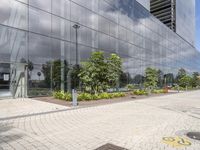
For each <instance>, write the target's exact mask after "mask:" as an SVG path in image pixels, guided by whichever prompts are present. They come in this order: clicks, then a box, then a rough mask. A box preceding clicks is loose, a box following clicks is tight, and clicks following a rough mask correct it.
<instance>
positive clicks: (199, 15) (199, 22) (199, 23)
mask: <svg viewBox="0 0 200 150" xmlns="http://www.w3.org/2000/svg"><path fill="white" fill-rule="evenodd" d="M196 47H197V49H198V50H199V51H200V0H196Z"/></svg>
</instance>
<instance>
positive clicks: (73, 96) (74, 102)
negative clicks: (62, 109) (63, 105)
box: [72, 89, 78, 107]
mask: <svg viewBox="0 0 200 150" xmlns="http://www.w3.org/2000/svg"><path fill="white" fill-rule="evenodd" d="M72 105H73V106H74V107H75V106H78V101H77V91H76V90H75V89H73V90H72Z"/></svg>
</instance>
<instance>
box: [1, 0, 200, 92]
mask: <svg viewBox="0 0 200 150" xmlns="http://www.w3.org/2000/svg"><path fill="white" fill-rule="evenodd" d="M77 23H78V24H79V25H80V29H78V60H79V63H82V62H84V61H87V59H88V58H89V57H90V55H91V52H93V51H99V50H100V51H104V52H105V55H106V56H107V55H109V54H110V53H117V54H118V55H119V56H120V57H121V58H122V59H123V70H124V80H123V81H124V82H127V83H128V82H129V83H135V84H140V83H142V81H143V78H144V71H145V69H146V68H147V67H154V68H157V69H160V70H161V71H162V73H163V74H171V75H172V76H176V74H177V72H178V70H179V69H180V68H184V69H185V70H187V71H188V72H189V73H192V72H194V71H200V54H199V53H198V52H197V51H196V50H195V48H194V47H192V46H191V45H190V44H189V43H188V42H186V41H185V40H183V39H182V38H181V37H180V36H178V35H177V34H175V33H174V32H172V31H171V30H170V29H168V28H167V27H166V26H165V25H163V24H162V23H161V22H160V21H159V20H157V19H156V18H155V17H153V16H152V15H151V14H150V13H149V12H148V11H147V10H146V9H145V8H144V7H142V6H141V5H140V4H139V3H138V2H136V1H135V0H0V62H12V63H20V62H25V63H27V65H28V95H29V96H35V95H46V94H49V93H51V91H52V90H67V88H68V86H69V85H70V79H69V70H70V68H71V67H72V66H73V65H74V64H75V63H76V34H75V33H76V32H75V29H74V28H73V25H74V24H77Z"/></svg>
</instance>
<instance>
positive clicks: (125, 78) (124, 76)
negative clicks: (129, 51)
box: [119, 71, 131, 87]
mask: <svg viewBox="0 0 200 150" xmlns="http://www.w3.org/2000/svg"><path fill="white" fill-rule="evenodd" d="M130 81H131V76H130V74H129V73H125V72H123V71H122V72H121V73H120V79H119V82H120V87H125V86H126V85H127V84H129V83H130Z"/></svg>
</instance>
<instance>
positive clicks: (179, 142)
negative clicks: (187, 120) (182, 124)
mask: <svg viewBox="0 0 200 150" xmlns="http://www.w3.org/2000/svg"><path fill="white" fill-rule="evenodd" d="M162 141H163V143H165V144H167V145H170V146H172V147H175V148H179V147H186V146H191V145H192V143H191V142H190V141H189V140H188V139H186V138H183V137H179V136H175V137H163V139H162Z"/></svg>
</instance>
